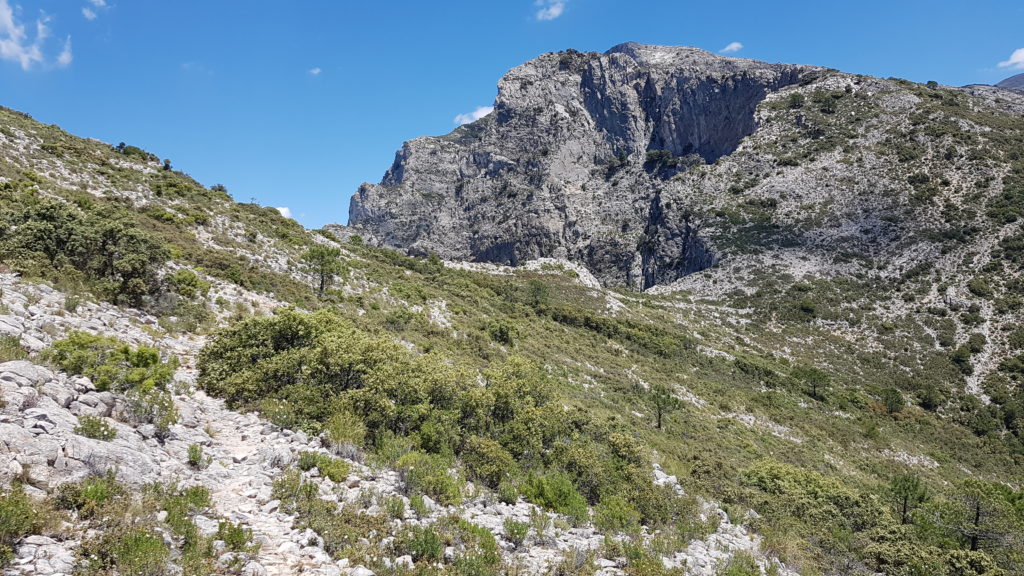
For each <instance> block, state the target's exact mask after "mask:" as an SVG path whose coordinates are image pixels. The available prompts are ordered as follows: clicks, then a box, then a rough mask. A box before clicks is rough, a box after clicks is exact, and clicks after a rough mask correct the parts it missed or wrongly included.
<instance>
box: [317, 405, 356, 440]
mask: <svg viewBox="0 0 1024 576" xmlns="http://www.w3.org/2000/svg"><path fill="white" fill-rule="evenodd" d="M324 430H325V431H326V432H327V439H328V440H330V442H331V444H332V445H334V446H341V445H344V444H351V445H353V446H362V445H363V442H364V441H365V440H366V425H365V424H363V421H362V419H361V418H360V417H359V416H357V415H356V414H353V413H352V412H350V411H347V410H346V411H341V412H336V413H334V414H332V415H331V417H330V418H329V419H328V420H327V422H326V423H325V424H324Z"/></svg>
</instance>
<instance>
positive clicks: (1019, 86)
mask: <svg viewBox="0 0 1024 576" xmlns="http://www.w3.org/2000/svg"><path fill="white" fill-rule="evenodd" d="M996 88H1002V89H1004V90H1014V91H1016V92H1024V74H1017V75H1016V76H1010V77H1009V78H1007V79H1006V80H1003V81H1002V82H1000V83H998V84H996Z"/></svg>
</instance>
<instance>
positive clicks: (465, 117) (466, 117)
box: [455, 106, 494, 126]
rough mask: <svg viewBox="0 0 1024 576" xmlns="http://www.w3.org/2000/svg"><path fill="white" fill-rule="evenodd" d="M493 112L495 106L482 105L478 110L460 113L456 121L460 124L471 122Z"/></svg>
mask: <svg viewBox="0 0 1024 576" xmlns="http://www.w3.org/2000/svg"><path fill="white" fill-rule="evenodd" d="M491 112H494V106H480V107H478V108H477V109H476V110H473V111H472V112H469V113H467V114H459V115H458V116H456V117H455V123H456V124H458V125H459V126H462V125H463V124H469V123H470V122H476V121H477V120H479V119H481V118H483V117H484V116H487V115H488V114H490V113H491Z"/></svg>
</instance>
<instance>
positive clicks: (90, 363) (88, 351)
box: [47, 332, 177, 392]
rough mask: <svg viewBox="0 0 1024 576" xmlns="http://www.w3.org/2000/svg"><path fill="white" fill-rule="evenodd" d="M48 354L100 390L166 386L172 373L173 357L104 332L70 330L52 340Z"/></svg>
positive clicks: (67, 369) (61, 365)
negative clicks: (92, 332)
mask: <svg viewBox="0 0 1024 576" xmlns="http://www.w3.org/2000/svg"><path fill="white" fill-rule="evenodd" d="M47 358H48V359H49V360H50V361H51V362H53V363H54V364H56V365H57V366H58V367H59V368H60V369H61V370H64V371H65V372H67V373H69V374H79V375H82V376H86V377H88V378H89V379H91V380H92V382H93V384H94V385H95V386H96V388H97V389H99V390H114V391H117V392H124V391H126V390H130V389H132V388H134V387H136V386H140V385H147V386H150V387H155V388H165V387H166V386H167V385H168V384H169V383H170V382H171V380H172V379H173V377H174V370H175V369H176V368H177V361H176V359H174V358H172V359H170V360H168V361H166V362H165V361H162V360H161V359H160V353H159V351H157V350H156V349H155V348H148V347H145V346H140V347H138V348H132V347H131V346H129V345H127V344H125V343H124V342H121V341H120V340H117V339H115V338H109V337H105V336H97V335H94V334H89V333H86V332H72V333H70V334H68V337H67V338H66V339H64V340H58V341H57V342H54V344H53V346H52V347H51V348H50V349H49V351H48V352H47Z"/></svg>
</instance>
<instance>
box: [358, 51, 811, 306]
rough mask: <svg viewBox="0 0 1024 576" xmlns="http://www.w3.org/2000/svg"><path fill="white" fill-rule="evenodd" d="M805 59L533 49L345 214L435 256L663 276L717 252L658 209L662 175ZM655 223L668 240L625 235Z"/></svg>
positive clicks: (751, 113) (797, 73)
mask: <svg viewBox="0 0 1024 576" xmlns="http://www.w3.org/2000/svg"><path fill="white" fill-rule="evenodd" d="M817 72H818V69H815V68H812V67H806V66H790V65H781V64H764V63H761V62H754V61H750V60H740V59H732V58H723V57H719V56H714V55H712V54H709V53H707V52H704V51H701V50H696V49H692V48H665V47H654V46H644V45H640V44H632V43H631V44H622V45H620V46H616V47H615V48H612V49H611V50H609V51H608V52H607V53H605V54H593V53H590V54H583V53H579V52H575V51H571V50H570V51H568V52H562V53H558V54H546V55H544V56H541V57H540V58H538V59H536V60H533V61H531V62H528V63H526V64H524V65H522V66H520V67H518V68H516V69H514V70H512V71H511V72H509V73H508V74H507V75H506V76H505V77H504V78H502V79H501V81H500V82H499V84H498V97H497V99H496V100H495V103H494V112H493V113H492V114H491V115H489V116H487V117H485V118H483V119H481V120H479V121H477V122H475V123H473V124H471V125H467V126H463V127H461V128H459V129H458V130H456V131H455V132H453V133H451V134H449V135H447V136H444V137H441V138H418V139H416V140H412V141H410V142H407V143H406V144H405V145H403V147H402V150H401V151H400V152H399V153H398V154H397V156H396V158H395V163H394V165H392V167H391V168H390V169H389V170H388V172H387V174H386V175H385V176H384V179H383V180H382V181H381V183H380V184H379V185H376V186H374V185H369V184H367V185H364V186H363V187H361V188H360V190H359V192H358V193H357V194H356V195H355V196H354V197H353V198H352V206H351V208H350V211H349V213H350V222H349V223H350V225H351V226H353V227H355V228H358V229H362V230H366V231H369V232H371V233H372V236H373V237H375V238H379V240H380V241H381V242H383V243H384V245H387V246H394V247H400V248H405V249H408V250H409V251H411V252H412V253H418V254H428V253H437V254H438V255H440V256H441V257H442V258H445V259H452V260H476V261H483V262H495V263H502V264H512V265H515V264H518V263H520V262H524V261H527V260H531V259H535V258H539V257H548V256H556V257H563V258H569V259H571V260H575V261H580V262H583V263H585V264H586V265H587V266H588V267H589V268H590V269H591V270H592V271H593V272H594V274H595V275H597V276H598V278H601V279H602V280H605V281H608V282H610V283H612V284H617V285H632V286H638V287H643V288H647V287H649V286H651V285H653V284H654V283H663V282H666V281H672V280H674V279H676V278H679V277H681V276H684V275H686V274H688V273H691V272H695V271H698V270H701V269H703V268H707V267H708V266H710V265H712V264H713V263H714V262H715V259H716V255H715V253H714V252H712V251H709V250H708V249H707V248H706V247H705V245H704V242H703V240H702V239H701V237H700V235H699V234H698V226H697V223H696V222H690V221H688V220H685V219H684V220H678V219H676V218H666V217H665V213H664V212H665V211H664V208H663V206H662V205H661V203H660V201H658V199H657V191H658V188H659V187H660V183H661V181H662V180H664V179H665V178H668V177H671V176H672V175H673V174H676V173H678V172H680V171H682V170H685V169H686V168H688V167H689V166H690V165H692V164H695V163H704V162H715V161H716V160H717V159H718V158H720V157H722V156H725V155H728V154H730V153H731V152H733V151H734V150H735V149H736V147H737V146H738V145H739V143H740V141H741V140H742V139H743V138H745V137H746V136H748V135H750V134H751V133H752V132H754V130H755V129H756V126H757V122H756V118H755V112H756V109H757V105H758V103H759V102H761V101H762V100H763V99H764V98H765V96H766V95H767V94H769V93H771V92H774V91H777V90H780V89H782V88H784V87H786V86H789V85H792V84H796V83H798V82H800V81H801V79H802V78H806V77H809V75H812V74H814V73H817ZM648 151H654V152H659V153H661V154H662V156H657V157H656V158H655V157H653V156H652V158H651V159H650V160H649V161H648V158H647V153H648ZM653 230H664V232H663V234H664V235H665V236H666V238H671V241H668V242H658V243H655V244H652V245H651V249H647V248H639V246H640V244H642V242H641V241H640V239H641V236H644V235H648V236H649V235H650V234H651V232H652V231H653Z"/></svg>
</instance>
